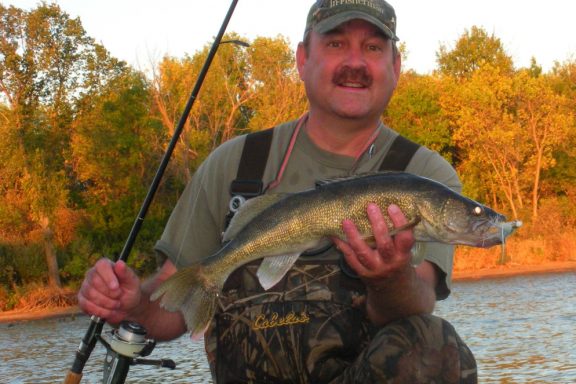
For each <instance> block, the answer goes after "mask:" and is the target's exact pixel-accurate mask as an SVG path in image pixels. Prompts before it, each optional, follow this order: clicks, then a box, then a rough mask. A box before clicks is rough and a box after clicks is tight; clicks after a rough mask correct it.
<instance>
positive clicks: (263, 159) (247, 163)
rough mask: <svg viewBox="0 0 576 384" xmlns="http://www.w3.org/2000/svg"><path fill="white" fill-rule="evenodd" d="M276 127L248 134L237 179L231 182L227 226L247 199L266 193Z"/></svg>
mask: <svg viewBox="0 0 576 384" xmlns="http://www.w3.org/2000/svg"><path fill="white" fill-rule="evenodd" d="M273 132H274V128H270V129H266V130H264V131H259V132H254V133H250V134H249V135H247V136H246V141H245V142H244V148H243V149H242V156H241V157H240V164H238V172H237V173H236V179H234V180H233V181H232V183H230V195H231V196H232V198H231V199H230V203H229V205H228V208H229V209H228V214H227V215H226V223H225V226H226V228H228V225H229V224H230V220H232V217H234V214H235V213H236V212H237V211H238V209H239V208H240V207H241V206H242V204H244V202H245V201H246V200H247V199H250V198H252V197H256V196H259V195H261V194H262V193H264V182H263V181H262V176H264V169H265V168H266V163H267V162H268V154H269V153H270V147H271V146H272V134H273Z"/></svg>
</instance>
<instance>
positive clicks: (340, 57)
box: [297, 19, 400, 119]
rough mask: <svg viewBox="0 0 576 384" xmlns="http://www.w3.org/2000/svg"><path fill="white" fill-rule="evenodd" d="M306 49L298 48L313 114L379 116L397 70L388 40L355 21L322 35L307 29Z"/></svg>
mask: <svg viewBox="0 0 576 384" xmlns="http://www.w3.org/2000/svg"><path fill="white" fill-rule="evenodd" d="M310 33H311V36H310V42H309V48H308V52H306V49H305V48H304V46H303V44H300V46H299V47H298V51H297V63H298V71H299V73H300V78H301V79H302V80H303V81H304V85H305V88H306V93H307V95H308V99H309V103H310V112H311V113H312V114H317V115H322V114H328V115H330V116H332V117H336V116H337V117H339V118H346V119H364V118H369V119H374V118H378V117H379V116H380V115H381V114H382V112H383V111H384V109H385V108H386V106H387V105H388V101H389V100H390V97H391V96H392V93H393V91H394V88H395V87H396V84H397V82H398V76H399V74H400V58H399V56H398V57H397V58H396V59H393V48H392V42H391V41H390V40H388V39H387V38H386V37H385V36H383V35H382V34H381V32H380V31H379V30H378V28H376V27H375V26H374V25H372V24H370V23H368V22H366V21H363V20H360V19H357V20H351V21H349V22H347V23H344V24H342V25H340V26H339V27H338V28H336V29H335V30H333V31H330V32H328V33H326V34H318V33H316V32H313V31H312V32H310Z"/></svg>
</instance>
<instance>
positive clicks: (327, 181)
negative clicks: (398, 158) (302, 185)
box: [315, 171, 406, 188]
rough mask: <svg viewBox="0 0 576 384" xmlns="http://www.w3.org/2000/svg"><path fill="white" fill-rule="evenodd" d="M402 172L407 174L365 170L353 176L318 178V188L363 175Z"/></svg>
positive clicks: (392, 173) (393, 172) (393, 173)
mask: <svg viewBox="0 0 576 384" xmlns="http://www.w3.org/2000/svg"><path fill="white" fill-rule="evenodd" d="M401 174H406V172H400V171H373V172H364V173H359V174H355V175H352V176H349V175H348V176H340V177H331V178H328V179H322V180H316V183H315V185H316V188H319V187H322V186H324V185H327V184H332V183H336V182H341V181H346V180H354V179H359V178H362V177H370V176H383V175H390V176H393V175H401Z"/></svg>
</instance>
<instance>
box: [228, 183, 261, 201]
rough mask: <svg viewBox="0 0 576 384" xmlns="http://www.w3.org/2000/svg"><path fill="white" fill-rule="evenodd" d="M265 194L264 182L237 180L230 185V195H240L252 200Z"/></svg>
mask: <svg viewBox="0 0 576 384" xmlns="http://www.w3.org/2000/svg"><path fill="white" fill-rule="evenodd" d="M263 192H264V183H263V182H262V180H240V179H236V180H234V181H232V183H231V184H230V195H232V196H236V195H240V196H243V197H245V198H248V199H249V198H251V197H256V196H259V195H261V194H262V193H263Z"/></svg>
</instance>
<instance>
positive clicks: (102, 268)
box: [94, 259, 120, 291]
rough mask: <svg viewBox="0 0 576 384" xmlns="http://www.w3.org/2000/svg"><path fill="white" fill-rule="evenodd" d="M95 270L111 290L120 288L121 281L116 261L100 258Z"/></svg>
mask: <svg viewBox="0 0 576 384" xmlns="http://www.w3.org/2000/svg"><path fill="white" fill-rule="evenodd" d="M94 271H96V273H97V274H98V276H99V277H100V279H101V280H102V282H103V283H104V285H105V286H106V287H107V288H108V289H109V290H110V291H115V290H117V289H118V288H120V282H119V281H118V276H116V271H115V270H114V263H113V262H112V261H110V260H108V259H100V260H98V261H97V262H96V264H95V265H94Z"/></svg>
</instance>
